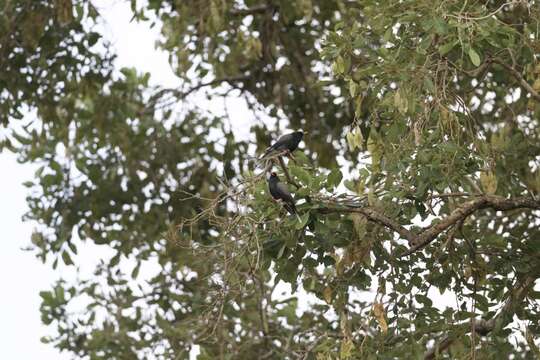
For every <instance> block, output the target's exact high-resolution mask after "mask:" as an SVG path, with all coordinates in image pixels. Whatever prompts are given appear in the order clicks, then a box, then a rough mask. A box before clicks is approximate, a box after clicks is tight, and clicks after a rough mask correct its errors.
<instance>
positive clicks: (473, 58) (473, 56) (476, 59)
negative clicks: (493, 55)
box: [469, 48, 481, 66]
mask: <svg viewBox="0 0 540 360" xmlns="http://www.w3.org/2000/svg"><path fill="white" fill-rule="evenodd" d="M469 58H470V59H471V62H472V63H473V64H474V66H479V65H480V63H481V61H480V55H478V53H477V52H476V51H475V50H474V49H473V48H470V49H469Z"/></svg>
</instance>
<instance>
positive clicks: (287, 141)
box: [260, 131, 304, 160]
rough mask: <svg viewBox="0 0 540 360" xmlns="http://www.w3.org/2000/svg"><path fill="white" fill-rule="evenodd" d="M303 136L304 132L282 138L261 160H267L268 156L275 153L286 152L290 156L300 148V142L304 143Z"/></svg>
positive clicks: (296, 132) (267, 150) (293, 133)
mask: <svg viewBox="0 0 540 360" xmlns="http://www.w3.org/2000/svg"><path fill="white" fill-rule="evenodd" d="M303 136H304V133H303V132H302V131H295V132H292V133H289V134H285V135H283V136H281V137H280V138H279V139H278V140H277V141H276V142H275V143H273V144H272V145H271V146H270V147H269V148H268V149H266V151H265V152H264V154H263V156H262V157H261V159H260V160H262V159H264V158H266V157H267V156H268V155H270V154H272V153H274V152H283V151H286V152H287V153H288V154H290V153H292V152H293V151H294V150H296V149H297V148H298V144H300V141H302V137H303Z"/></svg>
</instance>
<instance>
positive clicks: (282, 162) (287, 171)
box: [278, 156, 300, 189]
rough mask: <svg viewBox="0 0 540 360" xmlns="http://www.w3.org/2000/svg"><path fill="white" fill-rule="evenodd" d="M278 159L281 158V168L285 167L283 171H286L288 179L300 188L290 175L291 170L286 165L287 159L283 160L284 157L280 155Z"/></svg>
mask: <svg viewBox="0 0 540 360" xmlns="http://www.w3.org/2000/svg"><path fill="white" fill-rule="evenodd" d="M278 159H279V164H280V165H281V168H282V169H283V172H284V173H285V177H286V178H287V181H289V183H291V184H293V185H294V186H296V188H297V189H300V185H298V184H297V183H295V182H294V180H293V179H292V178H291V176H290V175H289V170H287V166H286V165H285V161H284V160H283V158H282V157H281V156H279V157H278Z"/></svg>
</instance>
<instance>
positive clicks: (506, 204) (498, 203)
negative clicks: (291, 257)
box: [318, 195, 540, 257]
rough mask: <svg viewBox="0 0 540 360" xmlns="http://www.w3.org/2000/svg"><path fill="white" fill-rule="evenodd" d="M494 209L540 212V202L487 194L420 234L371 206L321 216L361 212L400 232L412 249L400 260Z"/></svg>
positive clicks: (342, 207) (346, 207) (341, 207)
mask: <svg viewBox="0 0 540 360" xmlns="http://www.w3.org/2000/svg"><path fill="white" fill-rule="evenodd" d="M488 208H491V209H493V210H497V211H508V210H514V209H520V208H523V209H536V210H538V209H540V200H535V199H533V198H528V197H519V198H513V199H507V198H504V197H501V196H494V195H483V196H478V197H476V198H475V199H474V200H471V201H468V202H465V203H463V204H461V205H460V206H458V207H457V208H456V209H455V210H454V211H452V212H451V213H450V214H449V215H447V216H446V217H445V218H443V219H442V220H438V222H436V223H435V222H433V223H432V224H430V225H428V226H427V227H425V228H423V229H422V230H421V231H420V232H419V233H413V232H412V231H410V230H408V229H407V228H405V227H404V226H403V225H400V224H399V223H398V222H397V221H395V220H393V219H390V218H389V217H387V216H385V215H384V214H382V213H380V212H379V211H377V210H376V209H374V208H372V207H369V206H355V205H354V204H339V206H328V207H323V208H319V209H318V211H319V212H320V213H323V214H324V213H358V214H362V215H364V216H365V217H366V218H367V219H368V220H369V221H372V222H374V223H377V224H379V225H382V226H384V227H386V228H388V229H390V230H392V231H395V232H397V233H398V234H399V235H400V236H401V237H402V238H403V239H406V240H407V241H408V242H409V244H410V245H411V248H410V249H409V250H408V251H406V252H404V253H403V254H400V255H397V257H403V256H407V255H410V254H412V253H413V252H415V251H417V250H419V249H421V248H423V247H425V246H426V245H428V244H429V243H430V242H432V241H433V240H435V239H436V238H437V237H438V236H439V235H440V234H441V233H442V232H444V231H446V230H447V229H449V228H450V227H452V226H454V225H456V224H458V223H460V222H463V221H464V220H465V219H466V218H467V217H469V216H470V215H472V214H473V213H474V212H476V211H478V210H481V209H488Z"/></svg>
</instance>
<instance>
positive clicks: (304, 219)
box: [295, 212, 309, 230]
mask: <svg viewBox="0 0 540 360" xmlns="http://www.w3.org/2000/svg"><path fill="white" fill-rule="evenodd" d="M308 221H309V212H306V213H305V214H303V215H302V216H300V218H299V221H298V222H297V223H296V225H295V228H296V230H300V229H302V228H303V227H304V226H306V224H307V223H308Z"/></svg>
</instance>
